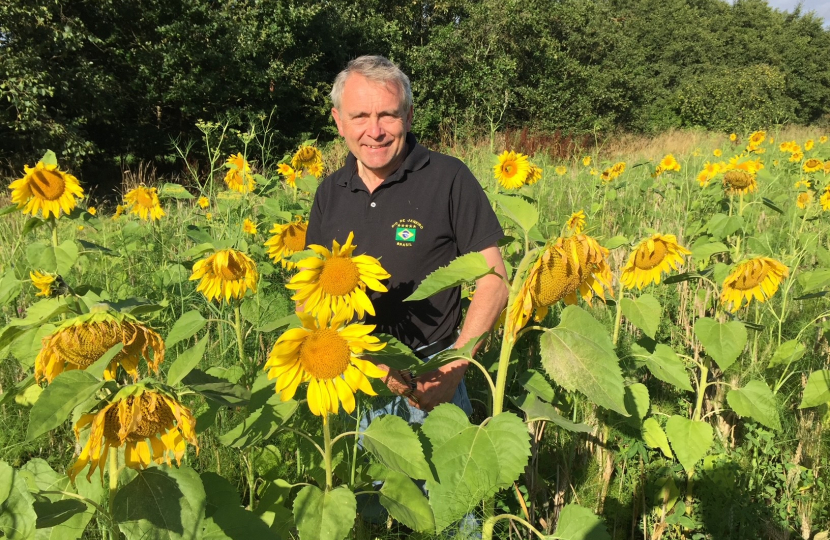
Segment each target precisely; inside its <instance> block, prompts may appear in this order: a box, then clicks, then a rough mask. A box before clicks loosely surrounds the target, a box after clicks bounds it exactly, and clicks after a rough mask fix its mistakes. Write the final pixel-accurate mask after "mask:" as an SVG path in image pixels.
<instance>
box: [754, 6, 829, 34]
mask: <svg viewBox="0 0 830 540" xmlns="http://www.w3.org/2000/svg"><path fill="white" fill-rule="evenodd" d="M767 3H768V4H769V5H770V6H772V7H774V8H777V9H780V10H781V11H792V10H793V9H795V6H796V5H798V4H799V3H801V6H802V7H801V11H802V13H806V12H808V11H815V12H816V15H818V16H819V17H821V18H822V19H824V27H825V28H827V27H828V26H830V0H803V1H802V2H799V1H798V0H767Z"/></svg>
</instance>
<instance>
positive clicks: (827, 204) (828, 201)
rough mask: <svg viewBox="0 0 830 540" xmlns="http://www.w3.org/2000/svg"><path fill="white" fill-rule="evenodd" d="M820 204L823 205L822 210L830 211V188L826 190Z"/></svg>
mask: <svg viewBox="0 0 830 540" xmlns="http://www.w3.org/2000/svg"><path fill="white" fill-rule="evenodd" d="M819 202H820V203H821V209H822V210H830V186H828V187H826V188H825V189H824V193H822V195H821V198H820V199H819Z"/></svg>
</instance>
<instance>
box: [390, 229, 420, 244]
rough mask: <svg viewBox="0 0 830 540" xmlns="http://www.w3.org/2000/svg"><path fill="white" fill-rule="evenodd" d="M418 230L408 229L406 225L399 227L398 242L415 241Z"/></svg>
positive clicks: (396, 233)
mask: <svg viewBox="0 0 830 540" xmlns="http://www.w3.org/2000/svg"><path fill="white" fill-rule="evenodd" d="M416 234H417V231H416V230H415V229H408V228H406V227H398V228H397V229H395V241H396V242H414V241H415V236H416Z"/></svg>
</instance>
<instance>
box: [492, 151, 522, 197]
mask: <svg viewBox="0 0 830 540" xmlns="http://www.w3.org/2000/svg"><path fill="white" fill-rule="evenodd" d="M498 160H499V162H498V163H497V164H496V165H495V166H494V167H493V176H494V177H495V178H496V180H498V182H499V184H500V185H501V186H502V187H503V188H505V189H517V188H520V187H522V185H524V183H525V182H526V181H527V177H528V175H529V174H530V162H529V161H528V160H527V156H526V155H524V154H520V153H518V152H508V151H507V150H505V151H504V152H502V154H501V155H500V156H499V157H498Z"/></svg>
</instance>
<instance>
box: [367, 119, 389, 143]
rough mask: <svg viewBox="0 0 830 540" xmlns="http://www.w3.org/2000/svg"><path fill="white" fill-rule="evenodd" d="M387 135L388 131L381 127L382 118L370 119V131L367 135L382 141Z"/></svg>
mask: <svg viewBox="0 0 830 540" xmlns="http://www.w3.org/2000/svg"><path fill="white" fill-rule="evenodd" d="M385 134H386V130H384V129H383V126H381V125H380V118H379V117H377V116H372V117H370V118H369V129H368V130H367V135H369V136H370V137H371V138H373V139H380V138H382V137H383V136H384V135H385Z"/></svg>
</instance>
